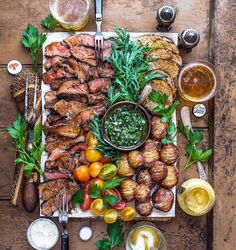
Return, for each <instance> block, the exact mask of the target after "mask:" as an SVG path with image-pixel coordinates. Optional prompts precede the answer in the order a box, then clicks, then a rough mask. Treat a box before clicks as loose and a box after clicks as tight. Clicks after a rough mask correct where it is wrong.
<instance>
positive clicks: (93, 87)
mask: <svg viewBox="0 0 236 250" xmlns="http://www.w3.org/2000/svg"><path fill="white" fill-rule="evenodd" d="M110 84H111V80H110V79H108V78H98V79H95V80H92V81H89V82H88V87H89V92H90V93H92V94H95V93H98V92H103V93H107V91H108V88H109V86H110Z"/></svg>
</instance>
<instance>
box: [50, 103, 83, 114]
mask: <svg viewBox="0 0 236 250" xmlns="http://www.w3.org/2000/svg"><path fill="white" fill-rule="evenodd" d="M85 108H87V105H86V104H85V103H82V102H77V101H70V102H67V101H65V100H60V101H58V102H57V103H56V104H55V105H54V106H53V109H54V110H55V111H56V112H57V113H58V114H60V115H61V116H66V117H73V116H75V115H77V114H79V113H80V112H82V111H83V110H84V109H85Z"/></svg>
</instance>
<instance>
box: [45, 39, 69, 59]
mask: <svg viewBox="0 0 236 250" xmlns="http://www.w3.org/2000/svg"><path fill="white" fill-rule="evenodd" d="M45 56H48V57H53V56H61V57H65V58H69V57H70V56H71V52H70V49H68V48H67V47H66V46H65V44H64V43H62V42H52V43H50V44H49V45H48V46H46V48H45Z"/></svg>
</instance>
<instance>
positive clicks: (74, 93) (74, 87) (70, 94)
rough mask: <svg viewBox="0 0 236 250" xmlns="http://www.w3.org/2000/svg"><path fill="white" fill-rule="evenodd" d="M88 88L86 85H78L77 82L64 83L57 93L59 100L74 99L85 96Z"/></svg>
mask: <svg viewBox="0 0 236 250" xmlns="http://www.w3.org/2000/svg"><path fill="white" fill-rule="evenodd" d="M87 94H88V86H87V85H86V84H80V83H79V81H77V80H72V81H67V82H64V83H63V84H62V85H61V86H60V88H59V90H58V92H57V96H58V97H59V98H76V97H80V96H87Z"/></svg>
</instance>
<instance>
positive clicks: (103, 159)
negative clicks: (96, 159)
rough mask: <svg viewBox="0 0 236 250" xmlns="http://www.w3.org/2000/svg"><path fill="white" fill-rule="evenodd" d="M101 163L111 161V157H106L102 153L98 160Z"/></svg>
mask: <svg viewBox="0 0 236 250" xmlns="http://www.w3.org/2000/svg"><path fill="white" fill-rule="evenodd" d="M100 161H101V162H102V163H103V164H106V163H112V159H111V158H106V157H104V156H103V155H102V158H101V160H100Z"/></svg>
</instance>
